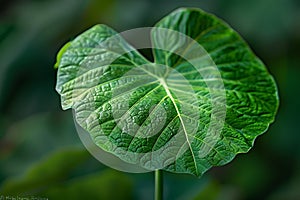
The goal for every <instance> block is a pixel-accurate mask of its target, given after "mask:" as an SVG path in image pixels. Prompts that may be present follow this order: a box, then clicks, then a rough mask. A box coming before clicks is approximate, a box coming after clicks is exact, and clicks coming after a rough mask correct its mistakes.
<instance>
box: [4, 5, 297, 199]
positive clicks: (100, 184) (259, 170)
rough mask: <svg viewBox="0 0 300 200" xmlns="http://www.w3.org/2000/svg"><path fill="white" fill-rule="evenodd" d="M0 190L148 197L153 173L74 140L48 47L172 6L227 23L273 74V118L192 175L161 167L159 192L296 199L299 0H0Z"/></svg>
mask: <svg viewBox="0 0 300 200" xmlns="http://www.w3.org/2000/svg"><path fill="white" fill-rule="evenodd" d="M0 5H1V6H0V197H1V195H3V196H7V195H11V196H20V197H28V196H29V197H30V196H34V197H44V198H48V199H51V200H52V199H53V200H60V199H72V200H77V199H78V200H79V199H101V200H102V199H103V200H106V199H107V200H108V199H125V200H126V199H138V200H139V199H143V200H148V199H149V200H151V199H153V191H154V187H153V184H154V180H153V174H152V173H147V174H128V173H122V172H117V171H115V170H112V169H110V168H108V167H106V166H104V165H102V164H101V163H99V162H98V161H97V160H96V159H94V158H93V157H92V156H91V155H90V154H89V153H88V152H87V151H86V150H85V148H84V146H83V145H82V143H81V141H80V139H79V137H78V135H77V133H76V130H75V126H74V123H73V118H72V113H71V111H64V112H63V111H62V110H61V108H60V100H59V96H58V94H57V93H56V92H55V90H54V88H55V81H56V71H55V70H54V69H53V65H54V63H55V59H56V58H55V56H56V53H57V51H58V50H59V49H60V48H61V47H62V45H63V44H64V43H66V42H67V41H69V40H71V39H72V38H74V37H75V36H76V35H78V34H79V33H81V32H82V31H84V30H85V29H87V28H89V27H91V26H92V25H94V24H98V23H104V24H108V25H109V26H111V27H113V28H114V29H115V30H117V31H124V30H128V29H132V28H137V27H144V26H152V25H153V24H154V23H155V22H156V21H158V20H159V19H160V18H161V17H163V16H165V15H166V14H168V13H169V12H171V11H172V10H174V9H176V8H178V7H183V6H185V7H199V8H202V9H204V10H205V11H208V12H211V13H214V14H215V15H217V16H218V17H220V18H222V19H224V20H225V21H227V22H228V23H229V24H230V25H231V26H232V27H233V28H234V29H235V30H237V31H238V32H239V33H240V34H241V35H242V36H243V37H244V38H245V39H246V41H247V42H248V43H249V44H250V46H251V47H252V49H254V51H255V52H256V54H257V55H258V56H259V57H261V59H262V60H263V61H264V62H265V63H266V65H267V66H268V69H269V71H270V72H271V73H272V74H273V75H274V77H275V79H276V81H277V83H278V87H279V92H280V101H281V105H280V109H279V113H278V115H277V119H276V122H275V123H274V124H273V125H272V126H271V127H270V129H269V130H268V132H267V133H266V134H264V135H262V136H260V137H259V138H258V139H257V140H256V143H255V147H254V148H253V149H252V150H251V151H250V152H249V153H248V154H243V155H238V156H237V158H236V159H235V160H234V161H233V162H231V163H230V164H228V165H226V166H223V167H218V168H213V169H212V170H210V171H209V172H207V173H206V174H205V175H204V176H203V177H201V178H200V179H198V178H196V177H193V176H188V175H176V174H170V173H165V183H164V184H165V185H164V186H165V194H164V195H165V199H167V200H168V199H170V200H173V199H178V200H185V199H201V200H252V199H253V200H254V199H255V200H257V199H263V200H264V199H267V200H298V199H300V190H299V188H300V131H299V128H298V127H297V126H298V123H299V113H300V78H299V76H300V67H299V63H300V48H299V47H300V1H299V0H276V1H274V0H251V1H240V0H210V1H208V0H197V1H196V0H195V1H189V0H185V1H177V0H151V1H150V0H98V1H97V0H51V1H50V0H10V1H4V0H0Z"/></svg>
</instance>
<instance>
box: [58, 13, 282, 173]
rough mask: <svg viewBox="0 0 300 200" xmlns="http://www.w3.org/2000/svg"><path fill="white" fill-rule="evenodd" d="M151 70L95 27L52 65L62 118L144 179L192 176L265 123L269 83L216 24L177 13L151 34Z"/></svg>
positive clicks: (271, 94) (223, 159) (243, 145)
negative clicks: (66, 114)
mask: <svg viewBox="0 0 300 200" xmlns="http://www.w3.org/2000/svg"><path fill="white" fill-rule="evenodd" d="M151 39H152V46H153V54H154V62H150V61H148V60H146V59H145V58H144V57H143V56H142V55H141V54H140V53H139V52H138V51H137V50H136V49H134V48H133V47H132V46H131V45H129V44H128V43H127V42H126V41H125V40H124V39H123V38H122V37H121V36H120V34H117V32H115V31H114V30H112V29H111V28H109V27H107V26H105V25H96V26H94V27H92V28H91V29H89V30H87V31H86V32H84V33H82V34H81V35H79V36H78V37H77V38H75V39H74V40H73V41H71V42H70V44H69V45H68V46H67V47H64V48H63V49H62V50H61V52H60V53H59V56H58V62H57V66H58V75H57V86H56V90H57V91H58V93H59V94H60V95H61V100H62V107H63V109H69V108H72V109H74V111H75V112H74V116H75V118H76V121H77V122H78V124H79V125H80V126H81V127H82V128H84V129H85V130H86V131H88V132H89V133H90V135H91V137H92V139H93V141H94V142H95V143H96V144H97V145H98V146H99V147H100V148H102V149H103V150H105V151H108V152H111V153H112V154H114V155H116V156H118V157H119V158H121V159H122V160H124V161H126V162H129V163H132V164H136V165H138V166H141V167H143V168H145V169H147V170H154V169H161V168H163V169H165V170H168V171H171V172H178V173H191V174H194V175H197V176H201V175H202V174H203V173H204V172H205V171H206V170H208V169H209V168H211V167H212V166H217V165H223V164H226V163H228V162H229V161H231V160H232V159H233V158H234V157H235V155H236V154H238V153H244V152H247V151H248V150H249V149H250V148H251V147H252V146H253V143H254V140H255V138H256V137H257V136H258V135H260V134H262V133H263V132H265V131H266V130H267V128H268V126H269V124H270V123H272V122H273V121H274V117H275V113H276V111H277V107H278V95H277V89H276V85H275V82H274V80H273V78H272V76H271V75H270V74H269V73H268V71H267V70H266V68H265V66H264V64H263V63H262V62H261V61H260V60H259V59H258V58H257V57H256V56H255V55H254V54H253V52H252V51H251V50H250V48H249V47H248V45H247V44H246V43H245V42H244V40H243V39H241V37H240V36H239V35H238V34H237V33H236V32H235V31H234V30H232V29H231V28H230V27H229V26H228V25H227V24H226V23H224V22H223V21H221V20H220V19H218V18H216V17H215V16H213V15H210V14H208V13H205V12H203V11H202V10H199V9H193V8H182V9H178V10H176V11H174V12H172V13H171V14H170V15H168V16H166V17H165V18H163V19H162V20H161V21H160V22H158V24H157V25H156V26H155V27H153V28H152V31H151Z"/></svg>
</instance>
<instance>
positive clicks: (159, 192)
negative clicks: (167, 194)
mask: <svg viewBox="0 0 300 200" xmlns="http://www.w3.org/2000/svg"><path fill="white" fill-rule="evenodd" d="M155 200H163V172H162V170H159V169H157V170H155Z"/></svg>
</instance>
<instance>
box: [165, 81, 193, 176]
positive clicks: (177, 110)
mask: <svg viewBox="0 0 300 200" xmlns="http://www.w3.org/2000/svg"><path fill="white" fill-rule="evenodd" d="M159 81H160V84H161V85H162V86H163V87H164V89H165V90H166V93H167V95H168V97H169V98H170V99H171V101H172V103H173V105H174V107H175V110H176V112H177V113H178V117H179V120H180V123H181V124H182V128H183V132H184V135H185V137H186V141H187V143H188V146H189V148H190V150H191V153H192V157H193V159H194V163H195V169H196V171H198V170H197V165H196V158H195V155H194V152H193V149H192V146H191V143H190V140H189V137H188V133H187V130H186V127H185V124H184V121H183V119H182V116H181V114H180V112H179V108H178V106H177V104H176V102H175V99H174V97H173V96H172V94H171V92H170V89H169V87H168V85H167V83H166V81H165V79H164V78H159Z"/></svg>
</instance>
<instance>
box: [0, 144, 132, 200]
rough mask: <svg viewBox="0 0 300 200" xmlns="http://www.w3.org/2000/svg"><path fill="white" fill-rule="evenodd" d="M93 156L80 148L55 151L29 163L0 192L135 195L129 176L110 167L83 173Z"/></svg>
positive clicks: (95, 196)
mask: <svg viewBox="0 0 300 200" xmlns="http://www.w3.org/2000/svg"><path fill="white" fill-rule="evenodd" d="M90 158H91V157H90V156H89V154H88V152H87V151H86V150H84V149H81V148H68V149H63V150H60V151H56V152H54V153H53V154H50V155H49V156H47V157H46V158H44V159H42V160H40V161H38V162H37V163H34V164H33V165H32V166H30V167H29V168H28V169H27V170H26V172H25V174H24V175H23V176H21V177H15V178H8V179H7V180H6V181H5V182H4V183H3V184H2V186H1V188H0V193H1V194H2V195H14V196H17V195H18V196H24V197H26V196H38V197H44V198H48V199H74V200H77V199H78V200H80V199H85V198H87V199H132V181H131V179H130V177H128V176H126V175H124V174H122V173H118V172H116V171H113V170H110V169H109V170H101V171H100V172H99V168H98V169H97V171H98V172H97V173H89V174H86V173H85V172H84V173H83V171H85V170H86V168H88V167H89V165H90V164H91V162H89V161H90ZM86 163H88V164H86ZM99 186H101V187H99ZM116 189H117V190H118V192H114V191H115V190H116Z"/></svg>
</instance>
